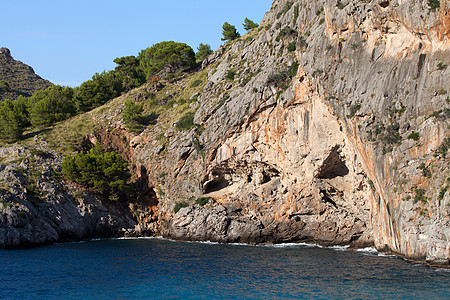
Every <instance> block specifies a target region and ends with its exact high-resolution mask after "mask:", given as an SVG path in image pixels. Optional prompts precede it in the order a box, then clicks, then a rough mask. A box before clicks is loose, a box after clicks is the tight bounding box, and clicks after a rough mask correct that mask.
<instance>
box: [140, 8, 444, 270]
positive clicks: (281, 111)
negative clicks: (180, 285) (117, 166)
mask: <svg viewBox="0 0 450 300" xmlns="http://www.w3.org/2000/svg"><path fill="white" fill-rule="evenodd" d="M448 18H449V2H448V1H441V7H440V8H439V9H435V10H433V9H431V8H430V7H429V6H428V5H427V1H282V0H280V1H274V3H273V4H272V8H271V9H270V11H269V12H268V13H267V14H266V15H265V17H264V19H263V21H262V22H261V25H260V27H259V28H258V29H255V30H253V31H251V32H250V33H248V34H247V35H245V36H244V37H242V38H240V39H239V40H237V41H233V42H231V43H228V44H226V45H225V46H223V47H221V48H220V49H218V50H217V51H216V52H215V53H214V54H212V55H211V56H210V57H209V58H208V59H207V60H206V61H205V62H204V68H207V70H210V72H209V75H208V83H207V84H206V86H205V87H204V88H203V90H202V93H201V94H200V95H199V97H198V99H199V101H198V105H199V108H198V110H197V112H196V115H195V119H194V120H195V122H196V123H198V124H201V125H202V126H203V127H204V128H205V130H204V131H203V132H202V133H201V134H200V135H199V134H198V132H197V133H196V131H194V130H193V131H191V132H190V133H189V134H187V135H186V134H180V133H177V132H173V129H170V128H169V129H168V131H167V132H166V133H165V136H166V137H167V138H168V140H169V144H168V145H167V149H166V150H165V152H163V154H162V155H161V154H160V153H161V151H163V149H162V148H156V151H155V150H154V149H155V146H150V145H155V144H154V143H152V142H149V140H148V139H149V137H148V135H147V137H145V138H144V135H145V133H144V134H142V135H141V136H138V137H136V138H134V139H133V143H132V148H133V151H132V157H134V159H135V160H136V161H137V162H140V165H142V166H141V168H144V169H145V170H146V172H148V173H149V174H148V178H149V182H150V184H151V185H152V186H154V187H155V190H158V191H159V193H158V201H157V203H158V210H159V218H158V221H157V224H158V225H157V226H158V228H159V230H160V233H161V234H162V235H164V236H168V237H173V238H178V239H195V240H215V241H222V242H238V241H239V242H250V243H259V242H283V241H314V242H317V243H320V244H325V245H330V244H353V245H355V246H358V245H367V244H373V245H375V247H376V248H378V249H381V250H385V251H393V252H396V253H399V254H401V255H404V256H406V257H409V258H412V259H416V260H427V261H429V262H430V263H435V264H443V265H445V264H448V262H449V251H450V243H449V237H450V226H449V225H450V218H449V209H450V207H449V205H450V196H449V193H448V192H447V189H448V188H447V186H448V185H449V181H448V177H449V165H448V159H449V158H448V157H447V158H446V151H447V149H448V145H447V144H446V143H448V140H446V137H448V133H449V119H448V118H449V116H450V109H449V100H448V90H447V89H448V87H449V86H450V85H449V83H450V71H449V68H447V65H448V64H449V63H450V61H449V57H450V55H449V54H450V52H449V45H450V44H449V19H448ZM208 68H209V69H208ZM230 71H231V73H234V74H235V76H234V78H233V76H230ZM295 71H297V72H295ZM446 145H447V146H446ZM445 147H447V148H445ZM439 149H440V150H439ZM160 174H163V175H164V180H161V177H162V176H161V175H160ZM200 196H201V197H210V198H211V199H210V201H209V203H208V204H206V205H204V206H202V205H200V204H197V203H195V201H194V200H195V199H196V198H198V197H200ZM180 202H185V203H186V204H187V207H184V208H181V209H180V210H178V211H177V212H176V213H175V212H174V206H175V205H176V204H177V203H180Z"/></svg>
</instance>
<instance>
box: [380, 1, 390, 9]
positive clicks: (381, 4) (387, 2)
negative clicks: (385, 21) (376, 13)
mask: <svg viewBox="0 0 450 300" xmlns="http://www.w3.org/2000/svg"><path fill="white" fill-rule="evenodd" d="M378 4H379V5H380V6H381V7H382V8H386V7H388V6H389V4H390V3H389V1H381V2H380V3H378Z"/></svg>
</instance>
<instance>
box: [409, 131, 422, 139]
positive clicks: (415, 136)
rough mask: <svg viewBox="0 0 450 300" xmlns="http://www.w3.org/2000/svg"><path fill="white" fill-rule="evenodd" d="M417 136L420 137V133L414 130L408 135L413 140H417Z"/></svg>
mask: <svg viewBox="0 0 450 300" xmlns="http://www.w3.org/2000/svg"><path fill="white" fill-rule="evenodd" d="M419 138H420V134H419V133H418V132H415V131H413V132H411V133H410V134H409V135H408V139H410V140H414V141H416V142H417V141H418V140H419Z"/></svg>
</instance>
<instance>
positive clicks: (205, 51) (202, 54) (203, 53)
mask: <svg viewBox="0 0 450 300" xmlns="http://www.w3.org/2000/svg"><path fill="white" fill-rule="evenodd" d="M197 50H198V51H197V53H195V58H196V60H197V62H201V61H203V60H204V59H205V58H206V57H207V56H208V55H210V54H211V53H212V52H213V51H212V50H211V46H210V45H208V44H202V43H200V45H199V46H198V47H197Z"/></svg>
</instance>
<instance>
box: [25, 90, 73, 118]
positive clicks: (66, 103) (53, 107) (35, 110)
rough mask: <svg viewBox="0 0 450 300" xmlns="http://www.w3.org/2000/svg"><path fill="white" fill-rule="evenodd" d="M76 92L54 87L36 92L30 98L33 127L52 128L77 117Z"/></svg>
mask: <svg viewBox="0 0 450 300" xmlns="http://www.w3.org/2000/svg"><path fill="white" fill-rule="evenodd" d="M73 95H74V91H73V89H72V88H70V87H62V86H59V85H54V86H51V87H49V88H48V89H46V90H43V91H42V90H41V91H37V92H35V93H34V94H33V95H32V96H31V97H30V98H29V105H30V107H31V108H30V121H31V124H32V125H33V126H50V125H52V124H54V123H55V122H58V121H62V120H65V119H68V118H69V117H71V116H73V115H75V112H76V108H75V103H74V101H73Z"/></svg>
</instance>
